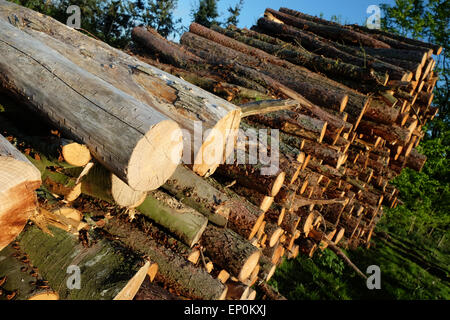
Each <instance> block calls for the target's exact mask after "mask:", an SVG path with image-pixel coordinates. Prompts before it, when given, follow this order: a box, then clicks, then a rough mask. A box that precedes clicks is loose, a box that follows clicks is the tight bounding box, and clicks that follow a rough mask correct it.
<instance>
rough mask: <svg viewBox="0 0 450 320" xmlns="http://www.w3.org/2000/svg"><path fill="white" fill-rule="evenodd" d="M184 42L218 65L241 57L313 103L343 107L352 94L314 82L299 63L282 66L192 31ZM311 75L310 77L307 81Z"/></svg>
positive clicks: (186, 35)
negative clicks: (348, 94)
mask: <svg viewBox="0 0 450 320" xmlns="http://www.w3.org/2000/svg"><path fill="white" fill-rule="evenodd" d="M180 42H181V43H182V44H183V45H184V46H186V47H188V49H189V50H190V51H191V52H193V53H195V54H196V55H198V56H200V57H201V58H203V59H205V60H207V61H208V62H210V63H212V64H215V65H220V64H222V65H223V64H226V63H227V62H229V61H232V60H235V59H238V61H239V63H241V64H244V65H247V66H250V67H252V68H259V69H260V72H262V73H263V74H266V75H268V76H270V77H272V78H274V79H275V80H277V81H280V82H282V83H284V84H285V85H286V86H288V87H290V88H291V89H293V90H296V91H298V92H299V93H300V94H302V95H304V96H305V97H306V98H307V99H309V100H311V101H312V102H313V103H318V104H320V105H324V106H327V105H330V106H336V107H337V108H338V109H340V108H341V107H342V105H343V104H344V105H345V104H346V103H347V99H348V97H347V95H346V94H345V93H343V92H341V91H337V90H336V89H335V88H334V87H330V86H327V84H326V83H323V82H322V83H321V85H320V86H319V85H314V83H311V79H309V78H308V77H310V76H311V74H312V73H311V72H310V71H309V70H306V69H305V70H302V69H300V67H298V66H295V65H292V68H291V69H287V68H285V67H280V66H277V65H275V64H273V63H270V62H266V61H262V60H259V59H257V58H254V57H252V56H250V55H247V54H244V53H241V52H239V51H236V50H234V49H231V48H228V47H225V46H223V45H221V44H218V43H215V42H213V41H210V40H207V39H205V38H202V37H200V36H198V35H195V34H193V33H190V32H186V33H185V34H183V36H182V37H181V39H180ZM322 78H323V79H321V80H323V81H324V82H326V78H324V77H322ZM307 79H309V80H310V81H309V82H306V81H307ZM301 80H303V81H301Z"/></svg>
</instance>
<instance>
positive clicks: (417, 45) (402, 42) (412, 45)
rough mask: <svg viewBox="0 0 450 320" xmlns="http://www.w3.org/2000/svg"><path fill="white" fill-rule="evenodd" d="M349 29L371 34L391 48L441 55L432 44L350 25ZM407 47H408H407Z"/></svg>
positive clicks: (438, 47) (440, 50)
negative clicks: (428, 50)
mask: <svg viewBox="0 0 450 320" xmlns="http://www.w3.org/2000/svg"><path fill="white" fill-rule="evenodd" d="M349 27H351V28H353V29H356V30H360V31H361V32H364V33H368V34H371V35H372V36H375V37H376V38H378V39H380V40H382V41H385V42H387V43H389V44H390V45H391V46H392V47H393V48H399V49H406V50H415V49H416V50H417V49H418V51H424V50H425V49H431V50H432V52H433V53H434V54H436V55H439V54H441V52H442V47H441V46H439V45H435V44H432V43H427V42H423V41H420V40H417V39H411V38H407V37H404V36H401V35H397V34H394V33H391V32H387V31H384V30H376V29H369V28H367V27H364V26H360V25H355V24H353V25H350V26H349ZM408 45H409V46H408Z"/></svg>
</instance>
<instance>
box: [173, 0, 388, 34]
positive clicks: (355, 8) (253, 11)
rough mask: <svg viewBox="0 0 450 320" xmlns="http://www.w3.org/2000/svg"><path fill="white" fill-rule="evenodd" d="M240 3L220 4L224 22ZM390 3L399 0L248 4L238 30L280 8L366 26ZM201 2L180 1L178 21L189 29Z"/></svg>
mask: <svg viewBox="0 0 450 320" xmlns="http://www.w3.org/2000/svg"><path fill="white" fill-rule="evenodd" d="M238 2H239V0H219V14H220V18H219V20H220V21H224V20H226V18H227V17H228V12H227V8H228V7H229V6H234V5H235V4H236V3H238ZM381 3H387V4H391V5H393V4H394V3H395V0H381V1H380V0H340V1H339V0H244V7H243V9H242V12H241V16H240V18H239V24H238V27H240V28H243V27H246V28H250V27H251V26H253V25H254V24H255V23H256V21H257V20H258V19H259V18H260V17H262V16H263V14H264V10H265V9H266V8H272V9H276V10H278V9H279V8H280V7H287V8H290V9H295V10H298V11H301V12H303V13H307V14H310V15H314V16H319V15H320V14H321V13H323V16H324V18H325V19H328V20H329V19H330V18H331V16H332V15H336V16H338V17H340V19H341V20H340V21H341V22H342V23H344V24H345V23H357V24H363V23H364V22H365V21H366V19H367V18H368V17H369V16H370V14H368V13H366V11H367V8H368V7H369V6H370V5H379V4H381ZM197 4H198V0H178V7H177V9H176V11H175V13H174V15H175V17H176V18H182V19H183V25H184V26H185V27H188V26H189V24H190V22H191V20H192V17H191V11H192V9H193V8H195V7H197Z"/></svg>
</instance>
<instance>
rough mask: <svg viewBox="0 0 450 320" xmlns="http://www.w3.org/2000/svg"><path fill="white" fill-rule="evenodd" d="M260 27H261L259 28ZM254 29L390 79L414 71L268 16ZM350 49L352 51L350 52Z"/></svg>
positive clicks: (398, 78) (402, 76)
mask: <svg viewBox="0 0 450 320" xmlns="http://www.w3.org/2000/svg"><path fill="white" fill-rule="evenodd" d="M259 28H260V29H259ZM252 29H253V30H255V29H256V30H258V31H263V32H264V33H268V34H270V35H271V36H276V37H278V38H280V39H282V40H285V41H291V42H294V43H296V42H297V43H300V44H301V45H302V46H303V47H305V48H306V49H307V50H308V51H310V52H314V53H316V54H321V55H324V56H326V57H328V58H332V59H340V60H341V61H344V62H346V63H349V64H353V65H356V66H359V67H364V68H366V67H369V68H373V69H374V70H376V71H378V72H382V73H384V72H387V73H388V74H389V78H390V79H395V80H406V79H408V78H409V77H410V76H412V73H411V72H409V71H407V70H404V69H402V68H400V67H398V66H395V65H392V64H388V63H385V62H383V61H380V60H378V59H375V58H373V57H370V56H365V55H362V54H358V53H359V50H358V49H350V50H349V49H348V47H347V46H344V45H340V44H339V43H337V42H331V41H329V40H327V39H325V38H322V37H319V36H315V35H314V34H311V33H309V32H305V31H303V32H300V30H298V29H296V28H294V27H291V26H289V25H285V24H279V23H275V22H272V21H270V20H268V19H266V18H261V19H259V20H258V28H252ZM349 51H350V52H349Z"/></svg>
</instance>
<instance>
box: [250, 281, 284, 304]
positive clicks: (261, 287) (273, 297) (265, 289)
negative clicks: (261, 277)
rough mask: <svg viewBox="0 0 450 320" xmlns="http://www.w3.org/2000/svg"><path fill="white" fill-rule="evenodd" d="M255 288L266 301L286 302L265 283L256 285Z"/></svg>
mask: <svg viewBox="0 0 450 320" xmlns="http://www.w3.org/2000/svg"><path fill="white" fill-rule="evenodd" d="M257 288H258V290H259V291H261V292H262V293H263V294H264V295H265V296H266V298H267V299H268V300H287V299H286V298H285V297H284V296H283V295H281V294H280V293H279V292H278V291H277V290H276V289H274V288H273V287H272V286H270V285H269V284H267V283H265V282H260V283H258V284H257Z"/></svg>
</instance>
